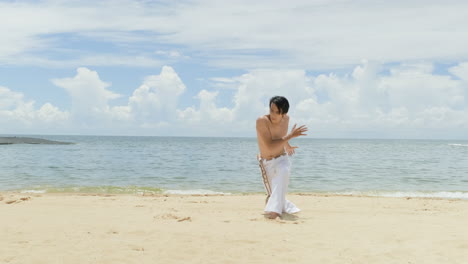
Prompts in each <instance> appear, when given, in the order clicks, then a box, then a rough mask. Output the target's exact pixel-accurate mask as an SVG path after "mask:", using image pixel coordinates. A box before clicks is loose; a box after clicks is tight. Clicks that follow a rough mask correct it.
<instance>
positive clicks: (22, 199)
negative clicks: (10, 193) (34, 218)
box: [5, 197, 31, 204]
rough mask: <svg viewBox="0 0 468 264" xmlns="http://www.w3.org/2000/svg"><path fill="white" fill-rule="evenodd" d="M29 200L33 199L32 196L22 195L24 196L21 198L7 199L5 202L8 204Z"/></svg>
mask: <svg viewBox="0 0 468 264" xmlns="http://www.w3.org/2000/svg"><path fill="white" fill-rule="evenodd" d="M29 200H31V197H22V198H19V199H11V200H6V201H5V203H6V204H13V203H21V202H25V201H29Z"/></svg>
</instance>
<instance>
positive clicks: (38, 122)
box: [0, 86, 69, 132]
mask: <svg viewBox="0 0 468 264" xmlns="http://www.w3.org/2000/svg"><path fill="white" fill-rule="evenodd" d="M34 105H35V102H34V101H32V100H26V99H25V98H24V95H23V94H22V93H18V92H14V91H12V90H10V89H9V88H6V87H2V86H0V124H1V126H0V128H1V129H0V132H8V131H21V130H22V129H31V128H34V129H36V131H39V130H42V131H44V129H45V128H47V126H49V125H50V124H60V125H64V124H66V122H67V121H68V119H69V113H68V112H66V111H61V110H59V109H58V108H57V107H55V106H53V105H52V104H50V103H45V104H44V105H42V106H41V107H40V108H39V109H36V108H35V106H34ZM49 132H50V131H49Z"/></svg>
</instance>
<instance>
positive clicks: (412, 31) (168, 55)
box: [0, 0, 468, 140]
mask: <svg viewBox="0 0 468 264" xmlns="http://www.w3.org/2000/svg"><path fill="white" fill-rule="evenodd" d="M0 17H1V18H2V23H0V134H3V135H11V134H25V135H37V134H48V135H135V136H217V137H218V136H219V137H223V136H226V137H255V136H256V132H255V120H256V119H257V118H258V117H259V116H261V115H264V114H267V113H268V101H269V99H270V98H271V97H272V96H275V95H282V96H285V97H286V98H288V100H289V102H290V105H291V107H290V110H289V113H288V114H289V115H290V119H291V121H290V127H292V125H293V124H294V123H297V124H301V125H302V124H305V125H307V126H308V127H309V133H308V137H311V138H395V139H399V138H416V139H450V140H452V139H458V140H463V139H465V140H467V139H468V48H466V47H468V30H467V29H468V2H467V1H451V0H448V1H431V0H427V1H416V0H407V1H400V0H395V1H378V0H374V1H362V0H353V1H347V0H336V1H330V0H304V1H303V0H294V1H276V0H269V1H264V0H258V1H244V0H236V1H231V0H223V1H208V0H194V1H176V0H167V1H166V0H162V1H149V0H140V1H127V0H112V1H105V0H104V1H81V0H45V1H11V0H7V1H5V0H0Z"/></svg>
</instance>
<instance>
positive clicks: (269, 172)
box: [257, 96, 307, 219]
mask: <svg viewBox="0 0 468 264" xmlns="http://www.w3.org/2000/svg"><path fill="white" fill-rule="evenodd" d="M288 110H289V102H288V100H287V99H286V98H284V97H282V96H275V97H273V98H271V99H270V114H269V115H264V116H261V117H259V118H258V119H257V140H258V146H259V148H260V158H261V160H260V162H262V164H263V166H264V168H265V171H266V176H267V178H268V184H269V190H271V194H270V193H269V195H270V197H269V199H268V201H267V204H266V206H265V212H266V215H267V217H268V218H270V219H275V218H276V217H278V216H280V215H281V214H282V213H283V212H286V213H289V214H292V213H297V212H299V211H300V210H299V208H297V207H296V206H295V205H294V204H293V203H291V202H290V201H288V200H286V192H287V188H288V184H289V174H290V166H291V164H290V161H289V158H288V156H289V155H293V154H294V153H295V149H296V148H297V147H292V146H291V145H289V142H288V141H289V140H290V139H292V138H295V137H299V136H305V135H306V134H304V133H305V132H307V127H306V126H300V127H298V128H296V125H294V126H293V128H292V129H291V132H290V133H289V134H288V126H289V116H288V115H287V113H288Z"/></svg>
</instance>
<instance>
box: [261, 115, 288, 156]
mask: <svg viewBox="0 0 468 264" xmlns="http://www.w3.org/2000/svg"><path fill="white" fill-rule="evenodd" d="M259 120H261V121H262V122H261V127H259V128H257V140H258V147H259V148H260V155H261V157H262V158H265V159H269V158H273V157H276V156H278V155H281V154H283V153H284V146H282V147H279V148H276V149H271V148H267V147H266V144H267V143H266V142H268V141H269V140H275V139H280V138H282V137H284V136H286V134H287V133H288V126H289V116H288V115H284V117H283V119H282V120H281V121H280V122H279V123H278V124H273V123H272V122H271V120H270V117H269V115H264V116H261V117H259ZM259 129H267V130H268V131H269V133H265V134H266V136H265V137H270V138H262V133H259Z"/></svg>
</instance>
